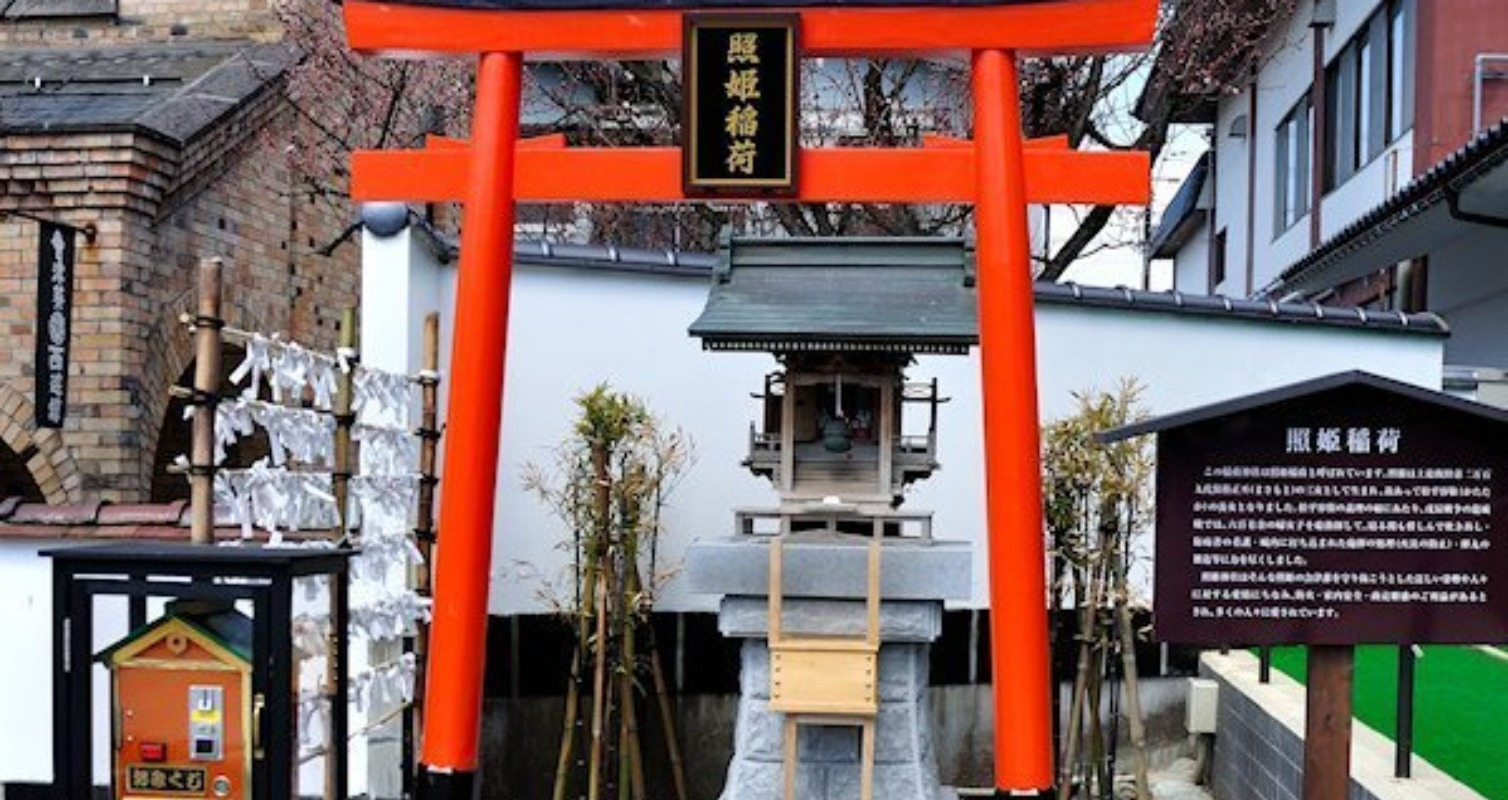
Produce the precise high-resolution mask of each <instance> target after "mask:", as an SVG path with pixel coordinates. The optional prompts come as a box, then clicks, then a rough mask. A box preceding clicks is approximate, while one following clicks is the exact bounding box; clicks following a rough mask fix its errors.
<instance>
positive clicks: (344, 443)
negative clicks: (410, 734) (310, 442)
mask: <svg viewBox="0 0 1508 800" xmlns="http://www.w3.org/2000/svg"><path fill="white" fill-rule="evenodd" d="M339 341H340V345H339V346H340V347H341V349H343V350H348V351H349V350H353V349H354V348H355V347H356V309H354V308H348V309H345V310H344V311H342V312H341V314H340V340H339ZM355 361H356V360H355V359H350V362H351V368H350V369H347V370H342V371H340V372H339V373H337V375H336V377H335V398H334V400H335V451H334V461H335V463H334V464H333V465H332V467H333V469H332V471H331V474H330V489H331V494H333V495H335V519H336V528H335V530H334V531H333V532H332V533H331V538H332V539H334V540H335V542H336V545H337V546H338V547H348V546H350V545H349V541H348V540H347V537H348V536H349V535H350V532H351V520H350V501H351V472H352V466H353V461H354V459H352V457H351V449H352V448H351V428H352V427H353V426H354V425H355V424H356V419H355V416H354V414H353V413H352V411H351V408H352V404H353V402H352V401H353V397H352V395H353V394H354V393H355V392H354V388H355V383H356V381H355V378H354V376H353V374H352V373H353V372H354V371H355V369H356V365H355ZM332 580H333V579H332ZM332 588H333V587H332ZM340 603H341V598H340V597H339V596H338V593H337V592H334V591H331V592H330V621H331V626H330V633H329V635H328V637H327V639H326V641H327V642H328V645H327V647H328V652H327V653H326V656H325V697H326V699H328V700H329V701H330V703H331V704H334V703H344V702H346V698H345V692H343V691H339V684H338V681H339V677H340V676H339V673H338V671H337V669H336V661H337V659H336V654H337V649H338V648H339V647H340V646H341V637H340V636H339V635H338V634H339V633H340V632H339V631H338V630H336V621H337V620H340V619H342V618H343V617H344V614H342V613H341V609H340ZM342 738H343V737H342ZM345 746H346V743H345V742H343V741H338V740H337V739H336V731H334V730H333V729H332V730H329V731H326V732H325V747H326V750H325V752H327V753H333V752H335V748H337V747H345ZM332 763H333V760H332V759H326V760H325V800H345V795H346V792H345V786H346V776H345V775H342V774H340V771H339V770H336V769H332V768H331V765H332Z"/></svg>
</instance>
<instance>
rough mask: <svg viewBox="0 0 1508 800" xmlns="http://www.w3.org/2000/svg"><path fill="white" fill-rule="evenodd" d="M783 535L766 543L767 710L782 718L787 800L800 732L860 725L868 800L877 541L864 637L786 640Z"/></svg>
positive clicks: (875, 677)
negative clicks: (783, 626)
mask: <svg viewBox="0 0 1508 800" xmlns="http://www.w3.org/2000/svg"><path fill="white" fill-rule="evenodd" d="M785 538H786V537H785V536H784V535H782V536H776V537H774V539H773V540H772V541H771V542H770V710H772V711H776V712H780V713H782V714H784V715H785V723H784V729H785V800H795V794H796V759H797V748H796V743H797V736H798V735H799V728H800V726H802V725H812V726H857V727H858V728H859V730H860V737H861V745H860V756H859V798H860V800H873V795H874V725H875V717H876V715H877V714H878V713H879V691H878V687H879V651H880V539H879V537H875V538H874V539H872V540H871V541H870V543H869V558H868V567H867V573H868V574H867V578H868V581H867V584H866V587H865V594H864V604H865V611H866V621H865V630H864V636H863V638H859V637H855V636H838V635H815V636H802V635H796V636H786V635H785V633H784V631H783V630H782V625H781V611H782V608H783V606H784V586H783V580H782V573H783V567H784V560H785V559H784V550H785Z"/></svg>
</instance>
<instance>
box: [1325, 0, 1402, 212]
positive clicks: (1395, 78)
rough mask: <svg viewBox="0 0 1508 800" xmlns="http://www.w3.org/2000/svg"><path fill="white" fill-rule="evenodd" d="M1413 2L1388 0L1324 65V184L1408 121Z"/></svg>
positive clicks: (1372, 154) (1366, 159) (1348, 171)
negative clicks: (1326, 64)
mask: <svg viewBox="0 0 1508 800" xmlns="http://www.w3.org/2000/svg"><path fill="white" fill-rule="evenodd" d="M1414 2H1415V0H1390V2H1388V3H1386V4H1384V5H1383V6H1382V7H1381V8H1379V9H1378V11H1377V13H1375V14H1373V15H1372V17H1371V18H1370V19H1368V20H1367V21H1366V23H1365V24H1363V25H1362V26H1361V29H1360V30H1358V31H1357V32H1356V35H1355V36H1354V37H1352V39H1351V41H1349V42H1347V43H1346V46H1345V47H1343V48H1341V51H1340V54H1339V55H1338V56H1336V58H1335V60H1334V61H1332V62H1331V63H1330V66H1328V67H1326V68H1325V121H1326V125H1325V150H1324V178H1325V188H1326V189H1327V190H1328V189H1333V188H1335V187H1337V186H1339V185H1341V184H1342V183H1345V182H1346V180H1348V179H1349V178H1350V177H1351V176H1352V175H1354V174H1356V172H1357V171H1358V170H1360V169H1361V168H1362V167H1365V166H1366V165H1367V164H1370V163H1371V162H1372V160H1373V159H1375V158H1377V157H1378V156H1379V155H1382V152H1383V150H1385V149H1387V146H1388V145H1389V144H1391V143H1392V142H1393V141H1395V140H1397V138H1398V137H1399V136H1402V135H1403V134H1404V133H1405V132H1406V131H1407V130H1408V129H1409V128H1410V127H1412V125H1413V119H1414V97H1413V94H1414V74H1413V71H1414Z"/></svg>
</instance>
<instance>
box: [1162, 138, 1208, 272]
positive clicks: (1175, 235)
mask: <svg viewBox="0 0 1508 800" xmlns="http://www.w3.org/2000/svg"><path fill="white" fill-rule="evenodd" d="M1210 158H1211V154H1210V152H1209V151H1205V153H1204V155H1202V156H1200V157H1199V160H1198V161H1197V162H1195V163H1194V168H1193V169H1192V170H1189V174H1188V177H1186V178H1184V179H1183V185H1182V186H1179V187H1178V193H1177V194H1175V195H1173V199H1172V200H1171V201H1169V202H1168V207H1167V208H1166V209H1164V210H1163V212H1162V219H1161V220H1160V221H1159V222H1158V223H1157V230H1156V231H1154V232H1153V233H1152V239H1151V241H1149V242H1148V243H1147V249H1148V250H1149V251H1150V252H1151V253H1152V257H1153V258H1172V257H1173V254H1174V253H1175V252H1177V250H1178V248H1180V247H1182V246H1183V244H1184V242H1186V241H1188V239H1189V237H1190V236H1191V235H1193V233H1194V231H1195V230H1196V229H1197V226H1198V225H1199V223H1202V222H1203V221H1204V217H1205V214H1206V213H1207V212H1206V211H1205V210H1204V209H1202V208H1200V207H1199V196H1200V195H1201V194H1203V193H1204V183H1205V180H1206V179H1208V178H1209V174H1210Z"/></svg>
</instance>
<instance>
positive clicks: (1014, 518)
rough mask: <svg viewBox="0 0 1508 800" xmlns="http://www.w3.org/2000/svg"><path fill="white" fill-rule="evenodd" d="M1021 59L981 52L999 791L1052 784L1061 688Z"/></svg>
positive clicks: (980, 258)
mask: <svg viewBox="0 0 1508 800" xmlns="http://www.w3.org/2000/svg"><path fill="white" fill-rule="evenodd" d="M1018 87H1019V81H1018V80H1017V71H1016V57H1015V54H1014V53H1009V52H1002V51H999V50H984V51H980V52H976V53H975V54H974V141H975V142H976V143H977V147H978V149H979V151H978V155H977V168H978V170H979V196H978V199H977V200H976V201H975V206H974V229H975V233H976V235H977V237H978V240H977V248H976V251H975V252H976V259H977V270H978V286H979V361H980V372H981V376H980V377H981V383H982V390H983V399H984V445H985V461H984V473H985V475H984V477H985V484H984V485H985V501H986V507H987V508H986V522H987V525H988V530H989V576H990V657H991V661H990V670H991V673H992V674H991V678H992V679H993V680H994V699H995V785H996V786H997V787H1000V788H1003V789H1015V790H1020V789H1045V788H1047V787H1050V786H1052V783H1053V778H1052V771H1053V770H1052V767H1053V754H1052V741H1053V739H1052V719H1051V714H1052V711H1051V709H1052V699H1051V698H1052V694H1051V692H1052V690H1053V687H1052V686H1051V676H1050V670H1049V653H1048V637H1047V604H1046V598H1047V583H1046V566H1045V563H1046V553H1045V551H1044V549H1043V526H1042V469H1041V454H1040V450H1039V444H1038V437H1039V430H1038V428H1039V421H1038V418H1037V350H1036V325H1035V322H1034V319H1033V311H1034V310H1033V306H1032V271H1031V239H1030V236H1029V235H1028V233H1027V219H1026V173H1025V169H1024V164H1023V162H1024V153H1023V148H1022V140H1021V104H1020V99H1019V96H1018V95H1019V92H1020V89H1019V88H1018Z"/></svg>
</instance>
